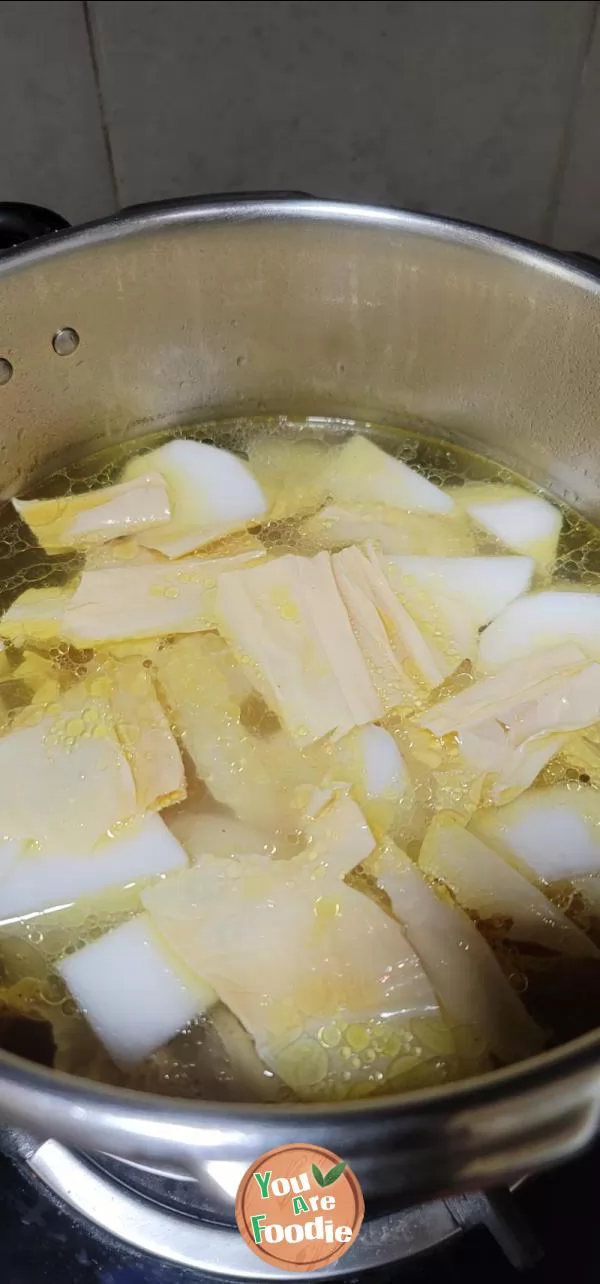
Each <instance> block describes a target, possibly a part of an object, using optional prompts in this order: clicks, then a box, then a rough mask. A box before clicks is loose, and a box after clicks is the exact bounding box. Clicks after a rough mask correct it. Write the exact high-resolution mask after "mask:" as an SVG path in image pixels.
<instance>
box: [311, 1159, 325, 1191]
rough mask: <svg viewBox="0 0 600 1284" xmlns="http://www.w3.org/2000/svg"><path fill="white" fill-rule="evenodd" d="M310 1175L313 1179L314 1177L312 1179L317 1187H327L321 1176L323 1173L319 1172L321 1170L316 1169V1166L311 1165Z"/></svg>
mask: <svg viewBox="0 0 600 1284" xmlns="http://www.w3.org/2000/svg"><path fill="white" fill-rule="evenodd" d="M312 1174H313V1177H314V1179H315V1181H316V1183H317V1186H326V1185H327V1180H326V1178H325V1177H324V1176H323V1173H322V1172H321V1169H320V1168H317V1165H316V1164H313V1166H312Z"/></svg>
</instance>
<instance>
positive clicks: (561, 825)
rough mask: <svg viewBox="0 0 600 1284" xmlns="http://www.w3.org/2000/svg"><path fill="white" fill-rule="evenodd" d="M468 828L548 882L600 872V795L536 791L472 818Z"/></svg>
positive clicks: (554, 788)
mask: <svg viewBox="0 0 600 1284" xmlns="http://www.w3.org/2000/svg"><path fill="white" fill-rule="evenodd" d="M469 828H470V829H472V830H473V832H474V833H476V834H478V836H479V837H480V838H482V839H483V841H484V842H486V843H488V844H489V845H490V847H494V848H495V849H496V851H498V852H500V854H501V855H503V856H505V857H507V858H508V859H511V860H515V861H517V862H520V863H521V864H522V865H523V866H524V867H528V868H529V870H531V871H533V875H534V877H535V878H540V879H543V880H544V881H545V882H546V883H553V882H557V881H558V880H559V879H571V878H577V877H580V876H581V875H583V874H598V873H600V793H598V792H597V791H596V790H595V789H588V788H585V786H582V787H578V786H575V785H551V786H550V788H549V789H536V790H534V791H533V793H527V794H525V795H524V796H523V797H521V798H517V799H516V800H515V801H514V802H511V803H507V804H506V805H505V806H504V807H495V808H490V809H489V810H486V811H481V812H478V813H477V814H476V816H474V817H473V819H472V821H471V823H470V825H469Z"/></svg>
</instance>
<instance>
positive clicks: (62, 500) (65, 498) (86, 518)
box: [13, 469, 171, 553]
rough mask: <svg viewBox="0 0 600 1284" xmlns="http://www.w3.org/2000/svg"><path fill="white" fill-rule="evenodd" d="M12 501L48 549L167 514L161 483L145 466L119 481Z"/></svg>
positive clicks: (126, 531) (114, 534)
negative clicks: (77, 491) (54, 495)
mask: <svg viewBox="0 0 600 1284" xmlns="http://www.w3.org/2000/svg"><path fill="white" fill-rule="evenodd" d="M13 505H14V507H15V508H16V510H17V512H18V513H19V515H20V516H21V517H22V518H23V520H24V521H25V522H27V525H28V526H29V527H30V529H31V530H32V531H33V534H34V535H35V536H36V538H37V539H38V540H39V543H40V544H41V546H42V548H45V549H46V552H48V553H60V552H63V551H64V550H65V549H68V548H79V547H80V546H82V547H85V545H86V544H96V543H102V542H103V541H104V540H113V539H117V538H119V536H121V535H132V534H134V533H135V532H136V531H144V530H148V528H149V527H151V526H160V525H161V524H162V523H164V522H168V520H169V518H170V516H171V509H170V507H169V497H168V495H167V488H166V486H165V483H164V481H163V479H162V477H161V476H160V475H159V474H158V473H156V472H153V471H151V470H150V471H149V470H148V469H144V471H143V472H142V473H141V474H140V475H139V476H137V477H135V478H132V479H131V480H129V481H126V482H122V483H120V484H119V485H117V486H103V487H102V488H101V489H100V490H89V491H85V493H84V494H82V495H61V496H59V497H58V498H57V499H30V500H25V499H13Z"/></svg>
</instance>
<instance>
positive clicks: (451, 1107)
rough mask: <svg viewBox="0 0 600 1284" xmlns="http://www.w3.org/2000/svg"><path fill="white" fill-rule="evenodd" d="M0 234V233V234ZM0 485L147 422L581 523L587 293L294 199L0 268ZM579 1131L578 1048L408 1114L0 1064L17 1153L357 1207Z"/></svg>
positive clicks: (551, 266)
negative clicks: (481, 464)
mask: <svg viewBox="0 0 600 1284" xmlns="http://www.w3.org/2000/svg"><path fill="white" fill-rule="evenodd" d="M0 228H1V223H0ZM0 358H2V361H0V380H1V381H3V382H2V383H1V386H0V483H1V487H2V493H3V494H4V495H5V496H10V495H13V494H14V493H15V491H16V490H17V488H22V487H23V486H24V485H25V484H27V483H29V482H31V481H32V480H33V479H34V478H35V477H37V476H39V475H42V474H43V472H44V471H45V470H47V469H48V468H49V467H52V466H54V465H55V464H56V463H57V462H58V461H59V460H60V461H61V462H62V461H64V460H65V459H66V458H68V457H69V456H72V455H77V454H79V453H81V452H83V451H90V450H93V449H96V448H98V447H99V446H101V445H102V444H106V443H108V442H111V441H115V440H118V439H120V438H123V437H125V436H133V435H135V434H139V433H140V432H141V431H146V430H148V429H149V428H150V427H157V426H160V425H166V424H170V423H173V422H181V421H185V420H189V421H194V420H195V421H197V420H199V419H201V418H203V417H204V418H210V419H214V418H215V417H220V416H225V415H230V414H232V413H236V414H242V415H254V414H263V413H268V414H277V413H286V414H297V415H317V416H323V415H328V416H329V415H336V416H342V417H346V418H351V419H353V418H357V419H370V420H371V421H375V422H376V421H378V420H379V421H386V423H389V422H396V423H401V424H406V423H407V422H412V423H413V424H417V425H418V426H419V427H420V428H421V429H423V430H426V431H428V430H429V431H434V432H435V433H436V434H437V435H439V434H450V435H452V436H454V437H455V438H456V439H457V440H459V441H461V442H464V443H468V444H471V445H473V446H474V447H475V448H476V449H478V450H479V451H482V452H483V453H488V454H490V455H492V456H493V457H494V458H496V459H499V460H503V461H506V462H507V463H510V464H513V465H516V467H517V468H518V469H520V470H521V471H522V472H524V473H527V474H529V475H531V476H533V477H536V478H537V479H538V480H540V481H542V482H543V483H545V484H546V485H549V486H550V488H551V489H553V490H554V491H555V493H556V494H558V495H560V496H563V497H566V498H567V499H568V500H569V501H570V502H571V503H574V504H575V505H576V506H578V507H579V508H580V509H581V510H582V511H583V512H585V513H586V514H588V515H589V516H591V517H595V516H598V514H599V513H600V282H599V280H598V279H597V278H596V276H595V275H594V273H593V271H591V270H588V269H586V268H585V267H583V268H582V267H580V266H577V265H576V264H575V263H574V262H572V261H569V259H568V257H564V258H561V257H560V256H557V255H555V254H551V253H548V252H545V251H543V250H541V249H537V248H536V247H534V246H531V245H527V244H524V243H519V242H516V241H513V240H510V239H508V238H506V237H501V236H497V235H494V234H492V233H489V232H486V231H482V230H480V229H477V228H472V227H468V226H465V225H463V224H458V223H451V222H447V221H442V220H436V219H432V218H424V217H420V216H416V215H413V214H406V213H398V212H392V211H387V210H379V209H369V208H363V207H360V206H348V205H336V204H329V203H322V202H317V201H309V200H302V199H296V198H292V199H287V200H286V199H267V200H265V199H262V200H257V199H250V198H248V199H245V200H240V199H236V200H232V199H228V198H223V199H222V200H220V199H216V200H213V201H212V202H211V203H206V202H203V201H188V202H185V203H182V204H169V205H161V206H149V207H146V208H140V209H135V210H132V211H130V212H126V213H125V214H123V215H120V216H118V217H116V218H113V219H109V220H108V221H106V222H102V223H97V224H94V225H92V226H90V227H87V228H84V229H81V230H76V231H67V232H60V233H58V234H57V235H55V236H54V237H51V238H46V239H44V240H41V241H37V242H35V243H33V244H31V245H30V246H26V247H21V248H18V249H16V250H14V251H11V252H10V253H9V254H8V255H6V256H5V257H4V258H3V259H2V261H1V263H0ZM599 1111H600V1033H596V1034H592V1035H590V1036H587V1037H585V1038H582V1039H579V1040H578V1041H577V1042H576V1043H572V1044H570V1045H569V1046H567V1047H565V1048H562V1049H560V1050H559V1051H554V1052H552V1053H548V1054H546V1055H543V1056H541V1057H538V1058H537V1059H536V1060H534V1061H532V1062H529V1063H527V1064H522V1065H518V1066H516V1067H514V1068H511V1069H509V1070H504V1071H502V1072H498V1073H495V1074H493V1075H488V1076H486V1077H484V1078H482V1079H480V1080H478V1081H471V1082H469V1083H467V1084H459V1085H456V1086H450V1087H448V1088H446V1089H443V1090H430V1091H426V1092H419V1093H415V1094H414V1095H411V1096H409V1097H407V1098H405V1099H393V1100H392V1099H388V1100H379V1101H370V1102H368V1101H361V1102H357V1103H355V1104H352V1105H347V1106H344V1105H336V1106H331V1107H329V1108H327V1109H326V1110H325V1109H321V1108H311V1107H307V1106H296V1107H293V1108H290V1107H288V1106H286V1107H268V1106H260V1107H257V1106H241V1105H240V1106H227V1107H224V1106H222V1105H210V1104H208V1105H207V1104H204V1103H199V1104H198V1105H192V1104H190V1103H189V1102H187V1103H184V1102H177V1101H166V1100H165V1099H164V1098H163V1099H156V1098H153V1097H150V1096H143V1095H141V1094H136V1093H131V1092H125V1091H115V1090H111V1089H110V1088H103V1087H99V1086H97V1085H91V1084H89V1083H86V1082H83V1081H80V1080H76V1079H71V1078H68V1077H66V1076H64V1075H59V1074H55V1073H52V1072H48V1071H45V1070H40V1069H37V1068H35V1067H32V1066H31V1065H28V1064H26V1063H24V1062H23V1061H20V1060H18V1059H17V1058H14V1057H11V1056H9V1055H6V1054H0V1114H1V1115H2V1116H3V1118H4V1120H5V1121H7V1122H8V1123H9V1124H10V1125H13V1126H15V1127H19V1128H23V1129H26V1130H27V1131H28V1132H29V1133H31V1134H33V1135H34V1136H35V1137H37V1138H40V1139H44V1138H47V1137H54V1138H56V1139H58V1140H59V1141H62V1142H66V1143H68V1144H70V1145H73V1146H75V1147H78V1148H80V1149H85V1150H87V1151H96V1152H98V1151H102V1152H110V1153H112V1154H114V1155H117V1156H120V1157H122V1158H126V1159H128V1160H130V1161H134V1162H136V1163H139V1164H142V1165H147V1166H149V1167H153V1168H155V1169H156V1168H158V1169H161V1170H174V1171H179V1172H187V1173H191V1174H193V1175H194V1176H195V1177H196V1178H197V1179H198V1181H199V1182H200V1183H201V1185H202V1187H203V1190H204V1192H205V1195H206V1198H207V1200H208V1202H209V1205H210V1207H212V1208H213V1209H214V1211H215V1212H218V1213H221V1214H222V1212H223V1204H224V1202H225V1203H227V1199H228V1198H229V1197H228V1196H227V1195H226V1193H224V1185H227V1183H223V1181H222V1180H220V1181H216V1180H215V1169H214V1161H215V1160H218V1161H219V1163H220V1164H221V1168H220V1170H219V1171H220V1173H221V1177H222V1173H223V1171H225V1170H223V1168H222V1165H223V1164H229V1165H233V1167H232V1168H231V1170H230V1171H231V1172H232V1173H235V1172H236V1171H237V1168H236V1166H237V1167H238V1168H240V1170H241V1168H242V1167H244V1166H246V1165H247V1164H248V1163H249V1162H250V1161H251V1160H253V1159H254V1158H256V1156H257V1155H258V1154H260V1153H261V1152H263V1151H266V1150H269V1149H270V1148H271V1147H273V1146H276V1145H279V1144H281V1143H283V1142H291V1141H307V1140H311V1141H315V1142H323V1143H324V1144H325V1145H327V1146H328V1147H330V1148H331V1149H333V1150H334V1151H337V1152H338V1153H340V1154H342V1155H344V1157H345V1158H347V1159H348V1160H349V1162H350V1163H351V1164H352V1166H353V1167H354V1168H355V1170H356V1172H357V1173H358V1175H359V1177H360V1179H361V1181H362V1185H363V1189H364V1191H365V1195H366V1196H367V1198H368V1199H369V1201H370V1206H371V1208H377V1207H379V1208H383V1207H384V1206H387V1207H394V1206H400V1205H401V1204H403V1203H407V1202H409V1201H413V1200H415V1199H417V1198H421V1197H429V1196H433V1195H436V1194H438V1193H440V1192H442V1191H445V1190H450V1189H453V1190H459V1189H467V1188H469V1187H474V1186H489V1185H490V1184H493V1183H499V1182H505V1181H508V1180H512V1179H513V1178H514V1177H515V1176H517V1175H519V1174H520V1173H522V1172H523V1171H525V1170H529V1171H531V1170H532V1169H535V1168H536V1167H538V1166H541V1165H543V1164H546V1163H550V1162H553V1161H555V1160H557V1159H560V1158H563V1157H565V1156H567V1155H570V1154H572V1153H573V1152H574V1151H576V1150H577V1149H578V1148H579V1147H581V1146H583V1145H584V1144H585V1143H586V1142H587V1141H588V1140H589V1139H590V1138H591V1137H592V1136H593V1134H594V1132H595V1131H596V1128H597V1125H598V1116H599Z"/></svg>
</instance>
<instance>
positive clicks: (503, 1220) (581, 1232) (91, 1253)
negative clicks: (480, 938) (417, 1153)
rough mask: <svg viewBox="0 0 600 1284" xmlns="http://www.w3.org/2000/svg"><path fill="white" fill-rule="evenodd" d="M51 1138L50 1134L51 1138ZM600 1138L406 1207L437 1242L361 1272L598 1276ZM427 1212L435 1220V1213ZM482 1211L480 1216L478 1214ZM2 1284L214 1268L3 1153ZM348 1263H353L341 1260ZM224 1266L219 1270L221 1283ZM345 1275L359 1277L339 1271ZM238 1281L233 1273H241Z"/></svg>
mask: <svg viewBox="0 0 600 1284" xmlns="http://www.w3.org/2000/svg"><path fill="white" fill-rule="evenodd" d="M52 1144H53V1143H52ZM599 1178H600V1147H597V1148H596V1149H595V1150H594V1151H592V1152H590V1153H589V1154H588V1155H586V1156H584V1157H583V1158H582V1159H579V1160H576V1161H574V1162H572V1163H571V1164H569V1165H565V1166H563V1167H562V1168H561V1169H556V1170H554V1171H553V1172H551V1173H547V1174H545V1175H544V1176H542V1177H539V1178H536V1179H535V1180H533V1181H531V1182H529V1183H525V1184H524V1185H522V1186H521V1187H520V1188H519V1189H518V1190H517V1191H515V1192H513V1193H512V1194H508V1193H506V1192H497V1193H494V1194H493V1195H492V1196H491V1197H490V1199H486V1198H485V1197H483V1196H474V1197H465V1198H459V1199H457V1200H449V1201H439V1203H437V1204H436V1205H431V1206H426V1207H425V1209H423V1210H408V1212H407V1213H406V1214H405V1215H404V1218H405V1221H404V1225H405V1228H406V1230H407V1233H409V1232H412V1233H414V1234H416V1235H417V1236H418V1237H419V1236H420V1239H419V1243H420V1245H421V1246H423V1244H424V1243H425V1241H426V1238H427V1236H426V1234H425V1233H424V1227H427V1226H429V1229H430V1231H431V1235H430V1238H432V1236H433V1232H434V1231H435V1232H436V1233H437V1237H438V1238H440V1239H442V1240H443V1243H442V1245H441V1247H437V1248H436V1249H435V1250H433V1251H430V1252H426V1253H420V1254H419V1255H418V1256H414V1255H412V1256H409V1257H408V1258H406V1257H405V1259H404V1260H403V1261H401V1262H399V1263H396V1264H395V1265H390V1264H386V1265H385V1266H383V1267H382V1268H380V1269H377V1270H376V1271H375V1272H369V1274H368V1276H366V1277H365V1276H361V1277H360V1280H361V1281H362V1280H365V1284H366V1281H367V1280H368V1281H369V1284H396V1281H398V1280H399V1279H400V1278H402V1282H403V1284H437V1282H438V1281H440V1282H441V1281H442V1280H443V1284H459V1282H460V1284H471V1281H473V1284H475V1281H477V1284H480V1280H481V1278H482V1275H483V1278H484V1279H485V1284H510V1282H511V1281H512V1282H513V1284H514V1281H515V1279H516V1278H517V1276H516V1270H517V1269H525V1270H527V1280H528V1284H553V1282H554V1281H556V1280H558V1279H559V1278H561V1277H563V1278H564V1277H566V1275H567V1272H570V1273H573V1269H574V1260H575V1253H576V1260H577V1267H576V1271H577V1281H578V1284H592V1281H593V1284H597V1281H598V1275H599V1271H598V1258H597V1248H596V1243H597V1220H598V1215H597V1205H598V1186H599ZM432 1218H433V1220H432ZM482 1221H483V1224H482ZM0 1262H1V1270H0V1276H1V1279H2V1284H59V1282H60V1284H62V1282H63V1281H64V1282H65V1284H66V1282H67V1281H68V1284H200V1281H204V1280H206V1281H208V1279H209V1278H211V1279H212V1281H213V1284H214V1281H215V1277H214V1276H212V1277H209V1276H205V1275H203V1274H202V1273H201V1272H198V1271H196V1270H191V1269H189V1268H187V1267H181V1266H175V1265H171V1264H167V1263H163V1262H160V1261H158V1260H157V1259H156V1258H154V1257H150V1256H148V1255H147V1254H140V1253H138V1252H135V1251H132V1250H131V1249H129V1248H126V1247H124V1246H123V1245H122V1244H120V1243H119V1242H118V1241H117V1240H115V1239H114V1238H111V1237H109V1236H107V1235H105V1234H103V1233H100V1232H98V1231H97V1230H96V1229H95V1228H94V1227H93V1226H92V1225H91V1224H90V1223H89V1222H87V1221H85V1220H84V1219H83V1218H81V1217H80V1216H77V1215H74V1214H73V1213H72V1211H70V1210H67V1209H66V1207H65V1206H64V1205H63V1204H62V1203H61V1201H60V1200H58V1199H56V1197H55V1196H53V1195H50V1194H49V1193H48V1191H47V1190H46V1189H45V1188H44V1187H43V1185H42V1184H41V1182H40V1181H39V1180H38V1179H36V1178H35V1177H32V1175H31V1173H30V1172H29V1171H28V1170H27V1166H26V1164H25V1163H22V1162H17V1161H15V1160H12V1159H8V1158H5V1157H0ZM348 1267H350V1263H348ZM226 1278H227V1277H226V1276H219V1284H223V1280H224V1279H226ZM344 1280H345V1281H346V1284H358V1280H359V1277H358V1276H356V1275H352V1273H350V1271H349V1273H348V1275H346V1274H345V1275H344ZM238 1284H239V1280H238Z"/></svg>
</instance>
